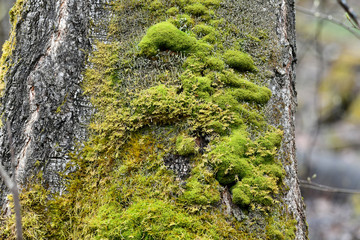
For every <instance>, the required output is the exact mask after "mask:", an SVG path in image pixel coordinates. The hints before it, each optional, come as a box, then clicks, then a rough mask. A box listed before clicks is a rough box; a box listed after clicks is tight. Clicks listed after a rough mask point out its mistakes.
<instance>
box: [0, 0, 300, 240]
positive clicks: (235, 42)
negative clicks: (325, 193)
mask: <svg viewBox="0 0 360 240" xmlns="http://www.w3.org/2000/svg"><path fill="white" fill-rule="evenodd" d="M226 7H227V6H226V1H219V0H199V1H195V0H171V1H165V0H164V1H160V0H158V1H148V0H138V1H135V0H132V1H125V0H119V1H114V2H113V4H112V16H113V17H112V19H111V20H110V22H111V24H110V26H109V36H108V39H107V40H106V41H104V42H100V41H99V42H97V43H96V48H95V50H94V51H93V52H92V53H90V57H89V64H88V67H87V69H86V71H85V72H84V83H83V88H84V91H85V94H87V95H88V96H89V97H90V98H91V102H92V104H93V106H94V107H95V108H96V110H97V112H96V113H95V115H94V117H93V121H92V123H91V124H90V126H89V131H90V133H91V137H90V139H89V141H88V142H87V143H85V146H83V147H82V148H79V149H81V151H79V152H78V153H76V154H74V155H73V158H72V159H73V162H72V165H69V169H73V170H74V169H76V171H73V172H72V173H71V174H68V175H66V179H68V185H67V192H65V193H64V194H62V195H56V194H55V195H53V197H52V199H51V200H49V201H46V202H45V203H43V202H41V203H36V204H37V205H36V206H32V207H33V208H32V209H34V210H33V211H35V212H37V211H39V212H41V213H42V214H43V215H41V216H43V217H44V216H46V217H44V218H43V219H40V220H39V221H43V222H44V226H46V227H44V228H41V229H37V230H30V228H31V226H32V224H35V221H32V224H29V226H28V227H27V228H26V227H25V234H28V235H29V236H30V234H33V231H39V234H40V233H41V234H42V235H41V236H47V237H48V238H57V239H62V237H63V236H67V237H68V238H79V239H103V238H107V239H144V238H145V239H175V238H176V239H273V238H278V237H279V236H292V234H293V232H294V229H293V228H292V226H293V225H294V222H293V219H292V217H291V216H288V215H287V213H285V211H282V209H280V208H279V207H277V206H278V205H277V204H278V201H279V199H280V197H279V196H281V194H283V191H284V190H283V189H284V188H283V182H282V180H283V178H284V174H285V172H284V169H283V167H282V165H281V162H280V161H279V160H278V159H277V151H278V148H279V146H280V144H281V140H282V132H281V131H280V130H279V129H276V128H275V127H274V126H270V125H269V124H268V123H267V122H266V117H265V115H264V112H263V111H264V106H265V105H266V104H267V102H268V101H269V100H270V98H271V91H270V90H269V89H268V88H267V84H268V83H267V80H268V79H266V77H265V74H264V73H263V70H264V67H262V66H258V65H257V63H259V62H261V61H265V60H264V59H262V60H259V56H256V55H254V54H250V53H246V48H245V47H243V46H244V44H245V43H244V42H245V41H247V42H246V44H249V45H251V44H253V45H254V46H256V45H257V44H259V43H258V40H259V38H260V37H261V36H263V35H264V34H263V32H262V30H261V31H260V30H259V34H260V33H261V36H260V35H259V38H254V37H253V36H252V35H249V34H247V33H242V31H241V28H240V27H239V26H235V25H234V24H232V23H231V22H229V21H227V20H225V16H224V13H223V11H224V9H226ZM239 14H240V13H239ZM247 35H249V36H251V37H249V36H248V37H247ZM240 40H241V41H240ZM249 42H250V43H251V44H250V43H249ZM259 55H261V54H259ZM168 156H171V157H168ZM165 159H170V160H169V161H170V162H168V163H167V165H165ZM173 170H174V171H173ZM181 171H182V172H183V173H184V174H183V175H181V176H180V175H179V174H178V173H179V172H181ZM183 176H186V177H183ZM29 189H31V187H30V188H29ZM227 192H229V193H230V196H231V197H230V203H231V206H233V207H234V208H236V209H237V210H238V211H240V212H241V213H242V214H243V216H244V217H243V218H242V219H240V218H239V217H237V216H235V215H232V214H228V212H227V207H228V206H226V205H225V199H224V193H227ZM29 194H30V191H27V190H25V191H24V193H23V199H28V198H29V197H30V195H29ZM23 203H24V206H28V205H27V204H29V203H28V202H27V200H23ZM37 206H41V207H42V206H46V207H44V208H43V209H41V210H40V209H37ZM45 212H46V214H47V215H46V214H45ZM269 216H271V217H269ZM27 217H29V216H27ZM236 217H237V218H236ZM255 222H256V224H254V223H255ZM11 224H12V223H11V222H10V223H7V225H6V226H7V227H6V231H5V232H3V233H1V234H3V235H1V234H0V236H9V235H11V234H10V233H9V231H10V230H9V229H10V228H11ZM250 225H251V226H252V227H249V226H250ZM264 225H266V226H268V227H267V228H265V229H264V228H263V226H264Z"/></svg>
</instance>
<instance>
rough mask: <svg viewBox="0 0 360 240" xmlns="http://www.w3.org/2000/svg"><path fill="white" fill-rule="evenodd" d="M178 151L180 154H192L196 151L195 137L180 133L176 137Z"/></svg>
mask: <svg viewBox="0 0 360 240" xmlns="http://www.w3.org/2000/svg"><path fill="white" fill-rule="evenodd" d="M176 152H177V154H179V155H183V156H186V155H190V154H194V153H196V143H195V138H193V137H188V136H184V135H180V136H179V137H177V139H176Z"/></svg>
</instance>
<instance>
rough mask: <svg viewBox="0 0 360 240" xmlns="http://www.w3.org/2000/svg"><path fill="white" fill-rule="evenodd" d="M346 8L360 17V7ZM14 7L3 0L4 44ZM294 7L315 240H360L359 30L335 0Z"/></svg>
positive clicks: (301, 0)
mask: <svg viewBox="0 0 360 240" xmlns="http://www.w3.org/2000/svg"><path fill="white" fill-rule="evenodd" d="M342 2H343V3H347V5H348V6H351V7H352V8H353V11H354V13H355V14H358V15H360V1H358V0H347V1H344V0H343V1H342ZM13 3H14V0H0V45H2V44H3V42H4V41H5V39H6V38H7V37H8V31H9V28H10V24H9V16H8V11H9V9H10V7H11V6H12V4H13ZM296 5H297V39H298V49H297V50H298V66H297V92H298V111H297V116H296V122H297V132H296V138H297V149H298V161H299V163H298V166H299V178H300V179H301V183H302V193H303V196H304V199H305V202H306V205H307V221H308V224H309V230H310V236H309V237H310V239H311V240H355V239H359V240H360V30H358V29H356V28H355V27H354V26H353V25H352V23H351V21H350V18H349V16H347V14H346V10H345V9H344V8H343V7H341V5H340V4H339V2H338V1H337V0H298V1H296ZM0 55H1V52H0Z"/></svg>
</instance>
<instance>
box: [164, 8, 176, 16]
mask: <svg viewBox="0 0 360 240" xmlns="http://www.w3.org/2000/svg"><path fill="white" fill-rule="evenodd" d="M166 13H167V14H169V15H170V16H175V15H176V14H178V13H179V9H178V8H177V7H172V8H169V9H168V10H167V11H166Z"/></svg>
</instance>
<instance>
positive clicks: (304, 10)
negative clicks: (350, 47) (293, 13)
mask: <svg viewBox="0 0 360 240" xmlns="http://www.w3.org/2000/svg"><path fill="white" fill-rule="evenodd" d="M296 10H297V11H299V12H302V13H304V14H307V15H311V16H314V17H316V18H320V19H323V20H326V21H329V22H331V23H334V24H336V25H339V26H341V27H343V28H345V29H346V30H348V31H349V32H350V33H352V34H353V35H354V36H355V37H356V38H357V39H359V40H360V32H359V31H356V30H354V29H353V28H351V27H349V26H348V25H346V24H344V23H342V22H341V21H339V20H337V19H336V18H334V17H333V16H331V15H326V14H324V13H321V12H318V11H315V10H310V9H307V8H304V7H301V6H296Z"/></svg>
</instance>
